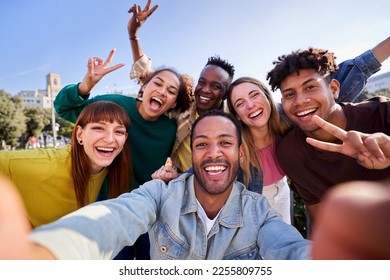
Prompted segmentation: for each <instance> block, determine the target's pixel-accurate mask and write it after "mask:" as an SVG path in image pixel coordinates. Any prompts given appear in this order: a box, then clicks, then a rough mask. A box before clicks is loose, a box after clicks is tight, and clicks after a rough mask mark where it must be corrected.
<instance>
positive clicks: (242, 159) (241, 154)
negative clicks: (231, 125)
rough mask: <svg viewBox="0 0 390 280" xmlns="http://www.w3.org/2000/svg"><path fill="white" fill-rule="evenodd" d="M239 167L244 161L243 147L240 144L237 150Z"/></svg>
mask: <svg viewBox="0 0 390 280" xmlns="http://www.w3.org/2000/svg"><path fill="white" fill-rule="evenodd" d="M239 157H240V165H241V164H242V162H243V161H244V145H243V144H241V145H240V148H239Z"/></svg>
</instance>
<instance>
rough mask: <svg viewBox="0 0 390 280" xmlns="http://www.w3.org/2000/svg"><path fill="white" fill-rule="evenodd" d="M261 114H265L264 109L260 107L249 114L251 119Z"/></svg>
mask: <svg viewBox="0 0 390 280" xmlns="http://www.w3.org/2000/svg"><path fill="white" fill-rule="evenodd" d="M261 114H263V109H260V110H258V111H256V112H254V113H252V114H250V115H249V118H250V119H254V118H257V117H258V116H260V115H261Z"/></svg>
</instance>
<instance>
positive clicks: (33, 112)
mask: <svg viewBox="0 0 390 280" xmlns="http://www.w3.org/2000/svg"><path fill="white" fill-rule="evenodd" d="M24 115H25V116H26V126H27V130H26V134H27V136H33V135H35V136H38V135H40V134H42V130H43V128H44V127H45V126H46V125H48V124H49V123H50V119H48V118H46V116H45V111H44V110H43V109H41V108H25V109H24Z"/></svg>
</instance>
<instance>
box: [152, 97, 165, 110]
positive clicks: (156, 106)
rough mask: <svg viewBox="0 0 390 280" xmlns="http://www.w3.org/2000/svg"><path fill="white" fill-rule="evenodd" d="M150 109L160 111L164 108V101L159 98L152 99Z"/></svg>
mask: <svg viewBox="0 0 390 280" xmlns="http://www.w3.org/2000/svg"><path fill="white" fill-rule="evenodd" d="M149 104H150V108H152V110H159V109H160V108H161V107H162V104H163V102H162V100H161V99H159V98H157V97H152V98H151V99H150V102H149Z"/></svg>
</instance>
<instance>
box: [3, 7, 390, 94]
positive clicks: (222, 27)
mask: <svg viewBox="0 0 390 280" xmlns="http://www.w3.org/2000/svg"><path fill="white" fill-rule="evenodd" d="M146 2H147V0H138V2H137V3H138V4H140V5H141V6H142V7H144V5H145V4H146ZM133 3H134V2H133V1H125V0H99V1H96V0H62V1H59V0H34V1H32V0H2V1H1V2H0V38H1V43H0V45H1V59H0V61H1V67H0V89H3V90H5V91H6V92H9V93H11V94H16V93H18V92H19V91H21V90H34V89H44V88H45V84H46V80H45V77H46V75H47V74H48V73H49V72H52V73H58V74H60V75H61V80H62V81H61V82H62V85H63V86H64V85H66V84H69V83H77V82H79V81H81V80H82V78H83V77H84V75H85V73H86V70H87V68H86V64H87V60H88V57H91V56H98V57H102V58H106V56H107V54H108V52H109V51H110V50H111V49H112V48H116V49H117V53H116V56H115V57H114V60H113V64H116V63H119V62H123V63H125V64H126V65H125V66H124V67H123V68H120V69H118V70H117V71H115V72H113V73H111V74H109V75H107V76H106V77H104V78H103V80H102V81H101V82H100V83H99V84H98V86H97V87H96V88H95V89H94V90H93V92H92V94H93V95H96V94H102V93H105V92H107V91H108V92H110V91H113V90H123V92H124V93H131V92H136V91H137V88H138V86H137V85H136V83H135V82H134V81H130V80H129V71H130V67H131V64H132V55H131V49H130V45H129V40H128V36H127V22H128V19H129V17H130V15H129V14H128V13H127V11H128V9H129V8H130V7H131V6H132V4H133ZM154 4H158V5H159V8H158V9H157V10H156V11H155V13H154V14H153V15H152V16H151V17H150V18H149V19H148V21H147V22H146V23H145V25H144V26H143V27H142V30H141V31H140V37H141V43H142V46H143V49H144V51H145V53H147V54H148V55H149V56H150V57H152V59H153V65H154V66H162V65H165V66H173V67H174V68H176V69H177V70H179V71H181V72H184V73H188V74H190V75H192V76H193V77H194V78H195V79H198V75H199V73H200V70H201V69H202V68H203V66H204V65H205V63H206V61H207V58H208V57H209V56H212V55H215V54H218V55H220V56H221V57H222V58H225V59H227V60H229V62H231V63H233V64H234V65H235V68H236V75H235V78H238V77H240V76H253V77H256V78H258V79H260V80H262V81H264V82H266V80H265V76H266V73H267V72H268V71H269V70H270V69H272V62H273V61H274V60H275V59H276V58H277V57H278V56H279V55H282V54H286V53H289V52H291V51H292V50H297V49H305V48H307V47H309V46H313V47H320V48H326V49H329V50H331V51H334V52H335V53H336V55H337V57H338V59H337V61H338V62H341V61H342V60H344V59H348V58H352V57H354V56H356V55H358V54H360V53H362V52H363V51H365V50H367V49H369V48H372V47H373V46H375V45H376V44H377V43H379V42H380V41H381V40H383V39H385V38H386V37H388V36H390V16H389V11H390V1H388V0H372V1H366V0H364V1H363V0H353V1H340V0H328V1H324V2H322V3H321V2H319V1H307V0H301V1H290V0H273V1H269V0H266V1H263V0H185V1H184V0H154V1H153V2H152V5H154ZM387 71H390V61H389V60H387V61H385V63H384V64H383V67H382V70H381V71H380V73H385V72H387Z"/></svg>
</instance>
